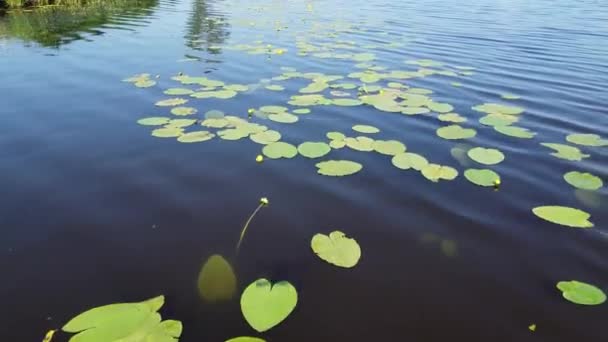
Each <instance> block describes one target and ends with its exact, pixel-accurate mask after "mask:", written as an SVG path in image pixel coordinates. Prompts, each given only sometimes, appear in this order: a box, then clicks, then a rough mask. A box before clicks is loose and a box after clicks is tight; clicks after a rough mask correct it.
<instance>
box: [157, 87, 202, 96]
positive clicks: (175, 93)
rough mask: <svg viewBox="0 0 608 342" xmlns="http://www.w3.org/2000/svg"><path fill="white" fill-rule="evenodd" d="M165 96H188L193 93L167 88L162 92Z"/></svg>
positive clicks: (183, 89)
mask: <svg viewBox="0 0 608 342" xmlns="http://www.w3.org/2000/svg"><path fill="white" fill-rule="evenodd" d="M163 93H164V94H165V95H172V96H176V95H190V94H192V93H194V91H193V90H191V89H187V88H169V89H167V90H165V91H164V92H163Z"/></svg>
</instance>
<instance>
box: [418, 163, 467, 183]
mask: <svg viewBox="0 0 608 342" xmlns="http://www.w3.org/2000/svg"><path fill="white" fill-rule="evenodd" d="M421 172H422V175H423V176H424V177H425V178H426V179H428V180H430V181H432V182H438V181H439V180H441V179H443V180H453V179H455V178H456V177H457V176H458V171H456V169H454V168H452V167H449V166H444V165H439V164H428V165H427V166H425V167H424V168H423V169H422V170H421Z"/></svg>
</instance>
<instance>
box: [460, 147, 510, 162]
mask: <svg viewBox="0 0 608 342" xmlns="http://www.w3.org/2000/svg"><path fill="white" fill-rule="evenodd" d="M467 155H468V156H469V158H471V159H473V160H474V161H476V162H478V163H480V164H484V165H495V164H498V163H500V162H502V161H503V160H504V159H505V155H504V154H503V153H502V152H500V151H499V150H497V149H494V148H483V147H475V148H472V149H470V150H469V152H467Z"/></svg>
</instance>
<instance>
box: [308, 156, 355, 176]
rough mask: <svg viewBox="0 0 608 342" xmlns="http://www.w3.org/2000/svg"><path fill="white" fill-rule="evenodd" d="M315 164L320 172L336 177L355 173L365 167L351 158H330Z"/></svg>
mask: <svg viewBox="0 0 608 342" xmlns="http://www.w3.org/2000/svg"><path fill="white" fill-rule="evenodd" d="M315 166H316V167H317V168H318V170H317V172H318V173H319V174H322V175H325V176H336V177H341V176H349V175H353V174H355V173H357V172H359V171H361V169H362V168H363V165H361V164H359V163H357V162H353V161H349V160H328V161H323V162H320V163H317V164H316V165H315Z"/></svg>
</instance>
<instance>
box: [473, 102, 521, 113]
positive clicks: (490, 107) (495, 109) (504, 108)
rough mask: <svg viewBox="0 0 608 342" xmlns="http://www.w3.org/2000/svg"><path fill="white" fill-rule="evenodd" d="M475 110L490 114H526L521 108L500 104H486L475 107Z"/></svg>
mask: <svg viewBox="0 0 608 342" xmlns="http://www.w3.org/2000/svg"><path fill="white" fill-rule="evenodd" d="M473 110H475V111H478V112H483V113H488V114H505V115H518V114H521V113H523V112H524V109H523V108H521V107H515V106H508V105H503V104H498V103H484V104H482V105H477V106H474V107H473Z"/></svg>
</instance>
